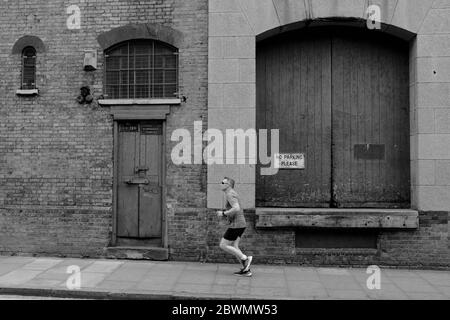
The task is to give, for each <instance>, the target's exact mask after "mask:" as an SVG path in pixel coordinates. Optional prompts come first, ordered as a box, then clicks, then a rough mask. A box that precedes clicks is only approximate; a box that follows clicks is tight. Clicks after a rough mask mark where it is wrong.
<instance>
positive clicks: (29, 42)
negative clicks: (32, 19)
mask: <svg viewBox="0 0 450 320" xmlns="http://www.w3.org/2000/svg"><path fill="white" fill-rule="evenodd" d="M26 47H33V48H34V49H36V52H38V53H42V52H45V50H46V49H45V45H44V42H43V41H42V40H41V39H40V38H39V37H36V36H30V35H27V36H23V37H21V38H20V39H18V40H17V41H16V43H15V44H14V46H13V48H12V53H13V54H21V53H22V51H23V49H25V48H26Z"/></svg>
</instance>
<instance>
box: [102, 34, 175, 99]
mask: <svg viewBox="0 0 450 320" xmlns="http://www.w3.org/2000/svg"><path fill="white" fill-rule="evenodd" d="M105 93H106V98H107V99H139V98H140V99H145V98H175V97H176V96H177V95H178V51H177V50H176V49H175V48H174V47H172V46H169V45H167V44H164V43H162V42H159V41H154V40H134V41H128V42H126V43H122V44H119V45H117V46H115V47H113V48H111V49H109V50H107V51H106V52H105Z"/></svg>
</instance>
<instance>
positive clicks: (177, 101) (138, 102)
mask: <svg viewBox="0 0 450 320" xmlns="http://www.w3.org/2000/svg"><path fill="white" fill-rule="evenodd" d="M98 103H99V104H100V105H104V106H119V105H125V106H128V105H172V104H180V103H181V99H178V98H174V99H163V98H161V99H157V98H155V99H101V100H98Z"/></svg>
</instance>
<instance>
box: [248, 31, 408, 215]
mask: <svg viewBox="0 0 450 320" xmlns="http://www.w3.org/2000/svg"><path fill="white" fill-rule="evenodd" d="M256 52H257V54H256V55H257V56H256V64H257V75H256V78H257V80H256V82H257V102H256V104H257V126H258V129H279V130H280V153H304V154H305V159H306V161H305V162H306V166H305V169H303V170H291V169H286V170H280V171H279V172H278V173H277V174H276V175H273V176H261V175H257V178H256V179H257V180H256V206H258V207H378V208H380V207H386V208H404V207H409V206H410V149H409V67H408V65H409V58H408V52H409V48H408V44H407V43H406V42H404V41H403V40H400V39H398V38H394V37H392V36H389V35H386V34H382V33H379V32H373V31H369V30H359V29H356V28H333V27H331V28H330V27H328V28H316V29H312V28H311V29H304V30H302V31H295V32H289V33H285V34H281V35H278V36H275V37H272V38H269V39H266V40H264V41H261V42H259V43H257V51H256ZM257 172H260V171H259V170H257Z"/></svg>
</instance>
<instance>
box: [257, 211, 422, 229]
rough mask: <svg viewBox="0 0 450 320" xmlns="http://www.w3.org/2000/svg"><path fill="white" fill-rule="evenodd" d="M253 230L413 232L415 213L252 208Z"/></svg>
mask: <svg viewBox="0 0 450 320" xmlns="http://www.w3.org/2000/svg"><path fill="white" fill-rule="evenodd" d="M256 216H257V222H256V228H286V227H310V228H367V229H369V228H372V229H417V228H418V227H419V213H418V212H417V211H415V210H401V209H399V210H388V209H386V210H384V209H321V208H318V209H301V208H298V209H297V208H256Z"/></svg>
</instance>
